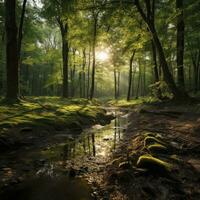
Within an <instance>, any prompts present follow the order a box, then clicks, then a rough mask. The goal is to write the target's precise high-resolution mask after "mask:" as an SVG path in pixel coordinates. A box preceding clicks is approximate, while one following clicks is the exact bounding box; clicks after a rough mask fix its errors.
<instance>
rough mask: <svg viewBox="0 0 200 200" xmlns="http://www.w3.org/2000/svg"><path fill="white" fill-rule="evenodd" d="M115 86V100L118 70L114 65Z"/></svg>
mask: <svg viewBox="0 0 200 200" xmlns="http://www.w3.org/2000/svg"><path fill="white" fill-rule="evenodd" d="M114 88H115V100H117V72H116V68H115V67H114Z"/></svg>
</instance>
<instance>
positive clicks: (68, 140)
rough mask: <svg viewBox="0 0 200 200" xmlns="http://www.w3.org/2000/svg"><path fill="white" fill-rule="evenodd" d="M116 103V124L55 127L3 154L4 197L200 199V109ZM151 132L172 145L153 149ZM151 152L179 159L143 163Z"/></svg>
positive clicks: (158, 156)
mask: <svg viewBox="0 0 200 200" xmlns="http://www.w3.org/2000/svg"><path fill="white" fill-rule="evenodd" d="M109 111H110V112H111V113H112V112H115V115H116V116H117V117H116V119H115V120H113V121H112V122H111V124H109V125H106V126H102V125H95V126H93V127H92V128H90V129H86V130H84V131H83V132H82V134H80V135H79V134H74V133H67V134H66V133H65V132H59V133H58V134H55V135H54V136H53V135H52V134H49V137H48V135H47V136H45V137H41V141H44V142H38V139H35V142H34V145H32V146H31V145H26V146H24V147H23V148H20V149H18V150H13V151H9V152H7V153H5V154H2V155H1V156H0V190H1V195H0V199H3V200H10V199H13V197H14V196H15V199H20V200H21V199H26V200H29V199H34V200H37V199H38V200H40V199H52V200H54V199H60V200H62V199H63V200H64V199H69V200H71V199H73V200H76V199H102V200H107V199H109V200H126V199H130V200H132V199H136V200H144V199H152V200H153V199H154V200H155V199H158V200H162V199H163V200H170V199H176V200H177V199H192V200H193V199H194V200H198V199H200V114H199V112H196V110H192V109H190V106H189V109H184V106H177V105H175V106H174V105H167V106H166V105H165V104H163V105H155V106H154V105H150V106H149V105H148V106H136V107H135V108H134V109H133V108H131V109H129V108H126V109H123V112H120V111H117V112H116V111H115V110H113V109H110V110H109ZM29 131H30V130H29V129H28V128H27V129H25V131H24V134H25V135H27V136H30V134H29ZM39 132H40V129H38V133H39ZM41 135H42V134H41ZM146 137H155V138H157V139H158V140H159V141H162V142H163V143H164V144H165V146H166V147H167V149H168V150H169V151H167V152H161V151H157V152H152V151H151V150H149V149H148V146H147V144H146V142H145V141H146ZM29 141H34V138H32V139H31V140H29ZM147 154H148V155H150V156H153V157H155V158H156V159H159V160H161V161H163V162H166V163H169V165H170V166H172V167H171V168H170V170H168V171H167V170H165V171H163V170H161V169H160V168H159V167H158V168H155V166H153V168H149V166H146V167H144V166H142V167H139V166H138V165H137V164H138V160H139V158H140V156H142V155H147ZM151 167H152V166H151ZM155 169H156V170H155ZM74 191H76V192H74ZM55 194H58V195H55ZM75 194H78V195H77V196H76V195H75ZM73 195H75V196H73ZM17 197H18V198H17Z"/></svg>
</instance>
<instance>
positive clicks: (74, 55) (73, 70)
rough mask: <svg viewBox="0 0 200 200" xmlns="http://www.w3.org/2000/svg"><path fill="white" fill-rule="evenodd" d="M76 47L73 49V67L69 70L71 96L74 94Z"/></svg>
mask: <svg viewBox="0 0 200 200" xmlns="http://www.w3.org/2000/svg"><path fill="white" fill-rule="evenodd" d="M75 73H76V49H73V68H72V71H71V96H72V97H74V95H75V86H74V84H75Z"/></svg>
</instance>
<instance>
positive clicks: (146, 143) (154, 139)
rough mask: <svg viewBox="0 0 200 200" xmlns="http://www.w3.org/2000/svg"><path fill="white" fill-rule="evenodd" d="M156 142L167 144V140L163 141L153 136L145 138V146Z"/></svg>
mask: <svg viewBox="0 0 200 200" xmlns="http://www.w3.org/2000/svg"><path fill="white" fill-rule="evenodd" d="M155 143H158V144H161V145H166V144H165V142H163V141H161V140H160V139H158V138H156V137H153V136H147V137H145V139H144V146H146V147H147V146H149V145H152V144H155Z"/></svg>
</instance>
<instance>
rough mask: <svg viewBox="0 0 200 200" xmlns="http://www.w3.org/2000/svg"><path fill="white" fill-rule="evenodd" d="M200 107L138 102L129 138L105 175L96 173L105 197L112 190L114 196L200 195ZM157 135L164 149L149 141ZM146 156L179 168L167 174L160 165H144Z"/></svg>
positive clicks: (131, 117) (120, 198)
mask: <svg viewBox="0 0 200 200" xmlns="http://www.w3.org/2000/svg"><path fill="white" fill-rule="evenodd" d="M197 107H199V105H198V106H196V105H195V106H192V105H188V106H187V105H185V106H183V105H170V106H169V105H167V106H166V105H161V106H158V105H140V106H136V107H135V109H133V110H132V113H131V114H130V115H129V117H128V121H129V123H128V128H127V130H126V134H125V137H124V140H123V142H122V144H121V146H120V147H119V149H118V150H119V151H117V153H115V155H114V158H113V161H112V162H110V163H109V164H108V165H107V166H106V170H105V171H104V172H103V173H101V174H96V176H97V177H101V178H99V179H98V178H96V177H95V176H93V179H94V180H97V185H99V191H98V192H97V193H98V195H99V198H102V197H104V196H105V194H106V195H107V196H109V199H111V200H112V199H113V200H125V199H138V200H140V199H141V200H143V199H159V200H160V199H163V200H169V199H193V200H198V199H200V156H199V155H200V134H199V133H200V114H199V112H198V109H197ZM194 110H195V112H194ZM147 138H148V139H147ZM152 138H153V140H156V141H160V143H161V144H164V145H165V146H166V147H167V149H166V150H165V149H164V151H163V149H162V148H161V149H159V147H160V146H159V145H158V142H157V143H155V145H154V143H153V144H151V145H154V146H153V147H154V149H153V148H151V147H152V146H151V145H150V144H148V143H147V141H148V140H149V141H150V140H152ZM154 138H156V139H154ZM154 142H155V141H154ZM150 146H151V147H150ZM155 147H156V148H155ZM143 155H150V156H153V157H154V158H157V159H159V160H161V161H164V162H167V163H169V164H170V165H171V166H173V167H172V169H171V170H170V172H167V171H162V170H161V169H162V166H161V168H160V165H159V167H158V166H156V164H155V163H153V164H152V163H150V164H149V163H147V166H146V165H145V167H144V169H140V168H138V167H137V165H138V159H139V158H140V156H143ZM157 167H158V168H157ZM146 170H147V171H146ZM154 170H155V171H154Z"/></svg>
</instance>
